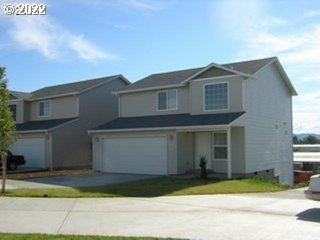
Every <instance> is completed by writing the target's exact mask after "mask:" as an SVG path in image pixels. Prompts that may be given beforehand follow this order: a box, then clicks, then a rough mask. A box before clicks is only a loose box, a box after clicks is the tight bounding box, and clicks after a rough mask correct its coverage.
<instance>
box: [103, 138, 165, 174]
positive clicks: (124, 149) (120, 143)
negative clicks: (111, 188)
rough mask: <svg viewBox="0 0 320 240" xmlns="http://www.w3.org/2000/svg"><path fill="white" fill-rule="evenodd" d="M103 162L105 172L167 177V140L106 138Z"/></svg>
mask: <svg viewBox="0 0 320 240" xmlns="http://www.w3.org/2000/svg"><path fill="white" fill-rule="evenodd" d="M102 161H103V164H102V168H103V169H102V171H104V172H115V173H135V174H155V175H167V138H166V136H160V137H159V136H154V137H128V138H106V139H104V140H103V143H102Z"/></svg>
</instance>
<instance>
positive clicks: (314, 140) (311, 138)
mask: <svg viewBox="0 0 320 240" xmlns="http://www.w3.org/2000/svg"><path fill="white" fill-rule="evenodd" d="M304 143H305V144H317V143H318V139H317V138H316V137H315V136H313V135H311V134H310V135H309V136H308V137H306V138H305V139H304Z"/></svg>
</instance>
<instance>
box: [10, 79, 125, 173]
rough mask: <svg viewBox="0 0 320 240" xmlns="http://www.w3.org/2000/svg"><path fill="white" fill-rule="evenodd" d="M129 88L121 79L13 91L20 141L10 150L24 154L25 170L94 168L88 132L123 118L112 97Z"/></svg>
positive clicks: (11, 102) (14, 115) (116, 102)
mask: <svg viewBox="0 0 320 240" xmlns="http://www.w3.org/2000/svg"><path fill="white" fill-rule="evenodd" d="M128 84H129V82H128V80H127V79H125V78H124V77H123V76H122V75H116V76H110V77H103V78H98V79H92V80H86V81H80V82H75V83H69V84H62V85H56V86H51V87H45V88H41V89H39V90H36V91H34V92H31V93H24V92H16V91H10V103H9V104H10V107H11V110H12V112H13V117H14V119H15V121H16V132H17V133H18V135H19V139H18V141H17V142H15V143H14V144H13V146H12V148H11V151H12V152H13V153H14V154H19V155H24V156H25V159H26V165H25V167H28V168H44V169H62V168H82V167H90V166H91V165H92V157H91V156H92V152H91V151H92V146H91V138H90V137H89V136H88V134H87V131H88V129H91V128H93V127H94V126H97V125H99V124H102V123H104V122H106V121H110V120H113V119H115V118H116V117H117V116H118V100H117V97H116V96H115V95H114V94H112V92H113V91H120V90H122V89H123V88H124V87H125V86H127V85H128Z"/></svg>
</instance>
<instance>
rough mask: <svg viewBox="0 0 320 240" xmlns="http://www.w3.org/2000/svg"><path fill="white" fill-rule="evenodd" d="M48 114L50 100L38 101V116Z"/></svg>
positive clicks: (49, 111) (49, 112)
mask: <svg viewBox="0 0 320 240" xmlns="http://www.w3.org/2000/svg"><path fill="white" fill-rule="evenodd" d="M50 114H51V102H50V101H44V102H39V116H40V117H46V116H50Z"/></svg>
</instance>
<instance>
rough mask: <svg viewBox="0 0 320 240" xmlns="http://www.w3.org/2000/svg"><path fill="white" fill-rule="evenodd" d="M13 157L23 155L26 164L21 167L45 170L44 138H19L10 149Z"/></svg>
mask: <svg viewBox="0 0 320 240" xmlns="http://www.w3.org/2000/svg"><path fill="white" fill-rule="evenodd" d="M11 152H12V153H13V154H14V155H23V156H24V158H25V160H26V164H25V165H23V166H22V167H29V168H45V167H46V164H45V161H46V159H45V138H21V139H19V140H18V141H17V142H15V143H14V144H13V145H12V147H11Z"/></svg>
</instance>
